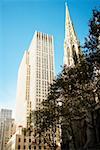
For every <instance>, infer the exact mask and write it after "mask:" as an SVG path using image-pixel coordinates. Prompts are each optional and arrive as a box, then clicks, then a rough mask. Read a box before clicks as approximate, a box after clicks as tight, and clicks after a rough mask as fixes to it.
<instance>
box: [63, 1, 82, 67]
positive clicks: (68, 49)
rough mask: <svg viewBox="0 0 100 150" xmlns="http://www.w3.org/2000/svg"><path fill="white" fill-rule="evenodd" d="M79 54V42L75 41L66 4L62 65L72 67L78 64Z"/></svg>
mask: <svg viewBox="0 0 100 150" xmlns="http://www.w3.org/2000/svg"><path fill="white" fill-rule="evenodd" d="M80 54H81V51H80V48H79V41H78V39H77V36H76V33H75V30H74V26H73V23H72V21H71V18H70V14H69V10H68V6H67V4H66V18H65V39H64V65H66V66H67V67H69V66H74V65H75V64H76V63H77V62H79V55H80Z"/></svg>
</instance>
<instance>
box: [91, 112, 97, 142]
mask: <svg viewBox="0 0 100 150" xmlns="http://www.w3.org/2000/svg"><path fill="white" fill-rule="evenodd" d="M91 117H92V126H93V131H94V143H95V144H96V143H97V136H96V126H95V121H94V112H93V111H92V112H91Z"/></svg>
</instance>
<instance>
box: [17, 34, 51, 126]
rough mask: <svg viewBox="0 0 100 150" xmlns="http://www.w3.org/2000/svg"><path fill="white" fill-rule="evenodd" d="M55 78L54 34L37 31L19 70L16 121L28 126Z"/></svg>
mask: <svg viewBox="0 0 100 150" xmlns="http://www.w3.org/2000/svg"><path fill="white" fill-rule="evenodd" d="M53 79H54V43H53V36H49V35H48V34H44V33H41V32H37V31H36V32H35V34H34V37H33V39H32V42H31V44H30V46H29V49H28V51H25V53H24V56H23V59H22V62H21V64H20V67H19V71H18V83H17V98H16V99H17V105H16V121H17V124H18V125H23V126H25V127H26V126H27V123H28V116H29V114H30V112H31V111H32V110H36V109H40V107H41V102H42V101H43V100H45V99H46V98H47V94H48V86H49V85H50V83H51V82H52V80H53Z"/></svg>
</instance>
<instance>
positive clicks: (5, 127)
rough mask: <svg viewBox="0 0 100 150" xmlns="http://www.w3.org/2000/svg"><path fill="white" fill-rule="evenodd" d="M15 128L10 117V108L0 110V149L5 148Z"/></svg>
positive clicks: (3, 149)
mask: <svg viewBox="0 0 100 150" xmlns="http://www.w3.org/2000/svg"><path fill="white" fill-rule="evenodd" d="M15 130H16V126H15V121H14V119H12V110H9V109H1V111H0V150H5V149H6V144H7V142H8V141H9V139H10V138H11V137H12V135H13V134H14V132H15Z"/></svg>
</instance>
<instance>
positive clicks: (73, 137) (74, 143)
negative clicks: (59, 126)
mask: <svg viewBox="0 0 100 150" xmlns="http://www.w3.org/2000/svg"><path fill="white" fill-rule="evenodd" d="M70 128H71V132H72V140H73V145H74V149H75V150H77V147H76V142H75V135H74V131H73V125H72V122H71V120H70Z"/></svg>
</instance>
